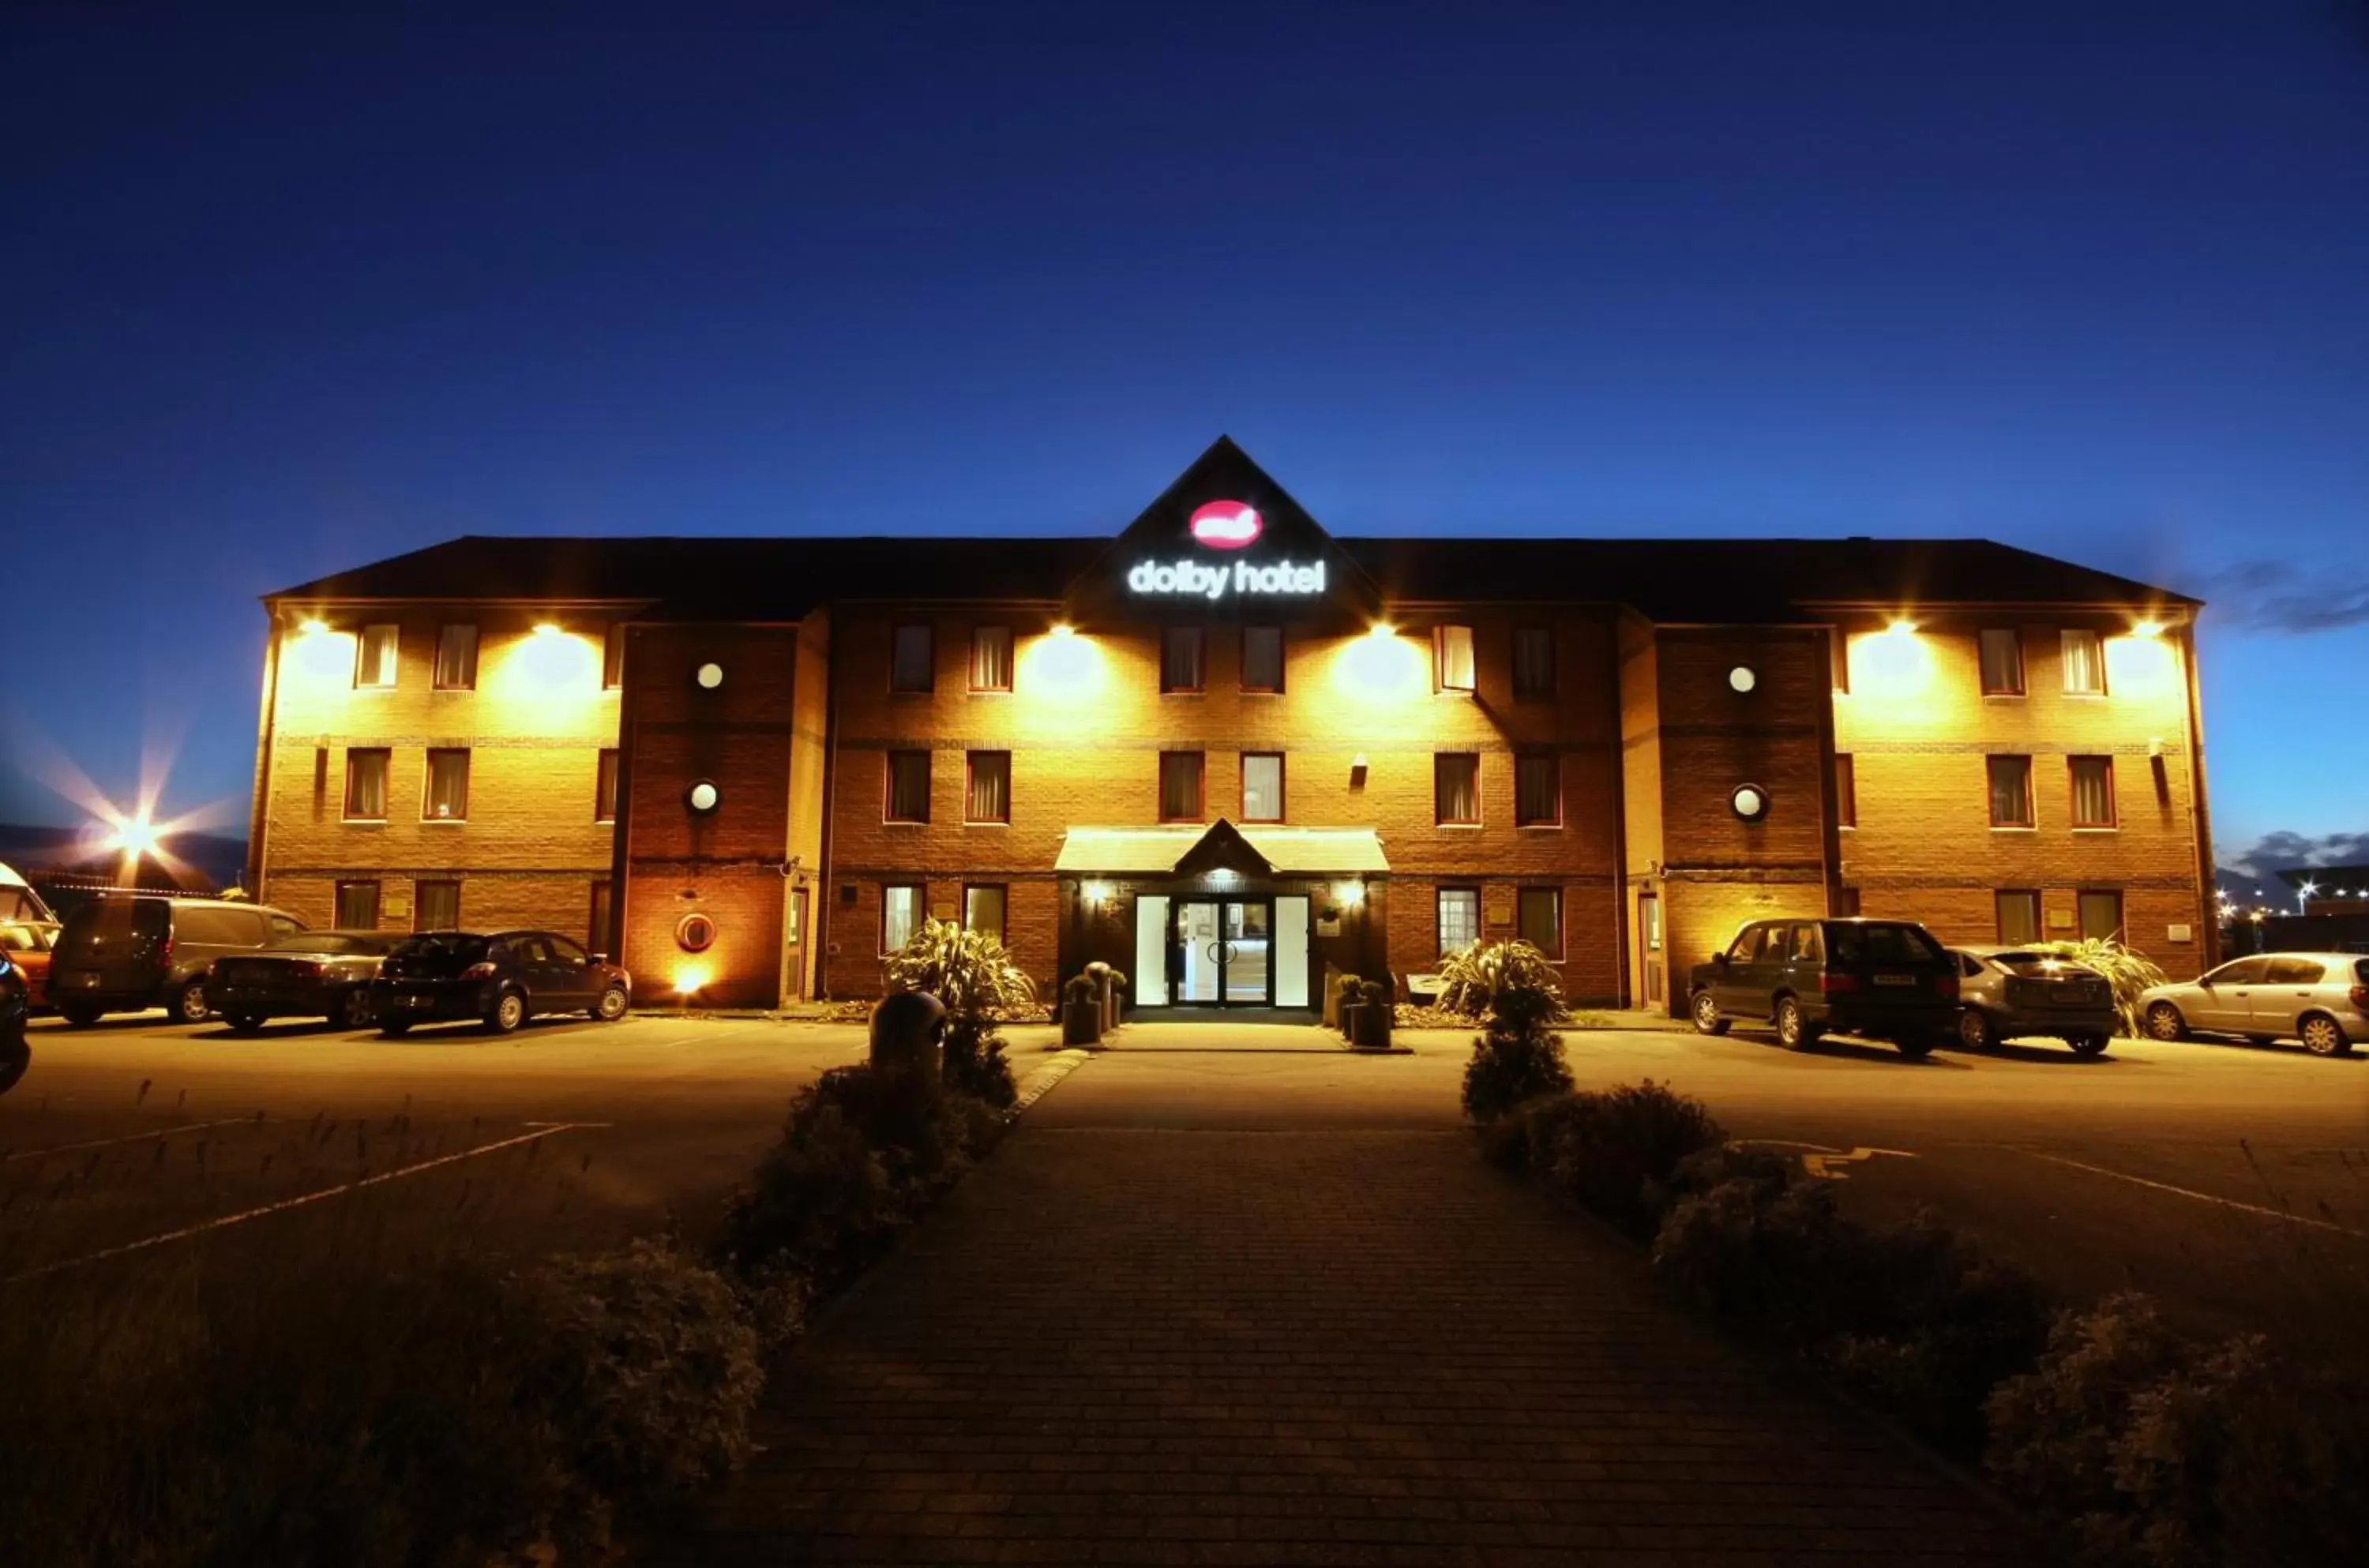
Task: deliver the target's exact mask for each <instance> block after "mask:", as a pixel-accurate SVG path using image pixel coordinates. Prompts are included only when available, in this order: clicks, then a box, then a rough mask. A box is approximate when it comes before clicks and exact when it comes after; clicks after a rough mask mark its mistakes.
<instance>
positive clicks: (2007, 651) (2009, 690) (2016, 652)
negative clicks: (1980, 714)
mask: <svg viewBox="0 0 2369 1568" xmlns="http://www.w3.org/2000/svg"><path fill="white" fill-rule="evenodd" d="M1983 695H1985V696H1986V697H2020V696H2022V695H2023V638H2022V636H2021V635H2019V634H2018V633H2017V632H2016V630H2015V629H2014V628H2013V627H2011V626H1999V627H1993V628H1991V629H1990V630H1988V631H1986V632H1985V633H1983Z"/></svg>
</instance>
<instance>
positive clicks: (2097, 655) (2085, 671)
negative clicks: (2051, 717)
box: [2063, 627, 2106, 696]
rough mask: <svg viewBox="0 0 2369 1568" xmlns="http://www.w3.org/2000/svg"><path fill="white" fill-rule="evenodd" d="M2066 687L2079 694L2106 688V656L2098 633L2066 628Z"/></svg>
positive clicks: (2095, 693)
mask: <svg viewBox="0 0 2369 1568" xmlns="http://www.w3.org/2000/svg"><path fill="white" fill-rule="evenodd" d="M2064 648H2065V652H2064V656H2063V657H2064V663H2065V689H2066V691H2067V692H2074V693H2076V694H2077V695H2091V696H2094V695H2097V694H2100V693H2101V692H2104V691H2105V689H2106V658H2105V653H2104V650H2102V649H2101V648H2100V647H2099V646H2098V634H2097V633H2095V632H2089V631H2080V630H2077V629H2075V628H2072V627H2067V628H2066V631H2065V634H2064Z"/></svg>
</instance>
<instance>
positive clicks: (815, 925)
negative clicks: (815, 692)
mask: <svg viewBox="0 0 2369 1568" xmlns="http://www.w3.org/2000/svg"><path fill="white" fill-rule="evenodd" d="M826 614H827V615H828V619H826V620H825V621H824V623H823V647H822V692H823V695H822V728H823V748H822V832H821V835H820V836H819V838H818V840H817V843H818V848H817V850H816V853H815V859H816V861H817V862H818V864H816V866H815V876H814V889H815V890H814V897H813V898H811V899H809V900H808V901H807V927H808V930H807V944H808V946H807V962H808V963H810V964H812V965H813V966H814V987H813V997H814V1000H815V1001H824V1000H825V999H826V998H828V997H829V996H830V985H829V984H828V983H827V982H826V981H825V979H824V976H825V975H827V974H828V973H829V972H830V926H831V910H832V908H833V905H834V900H833V898H832V887H833V882H834V878H833V877H832V876H831V865H830V825H831V821H832V819H833V818H836V817H837V816H838V815H839V658H838V643H839V617H838V616H837V615H835V614H829V612H826ZM1014 643H1015V646H1014V647H1013V654H1014V657H1015V658H1016V657H1017V655H1018V652H1019V649H1018V647H1017V639H1014Z"/></svg>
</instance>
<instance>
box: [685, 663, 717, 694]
mask: <svg viewBox="0 0 2369 1568" xmlns="http://www.w3.org/2000/svg"><path fill="white" fill-rule="evenodd" d="M692 680H694V681H698V682H699V689H700V690H701V691H703V692H713V691H715V688H717V687H718V686H721V685H723V684H724V667H723V666H722V665H720V664H714V663H710V664H703V665H701V666H700V667H699V669H698V670H697V671H696V672H694V673H693V674H692Z"/></svg>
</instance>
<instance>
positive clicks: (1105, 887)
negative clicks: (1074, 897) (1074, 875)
mask: <svg viewBox="0 0 2369 1568" xmlns="http://www.w3.org/2000/svg"><path fill="white" fill-rule="evenodd" d="M1110 896H1111V885H1110V884H1109V883H1107V882H1102V881H1094V882H1087V883H1083V884H1081V885H1080V887H1079V888H1078V897H1080V898H1083V899H1084V900H1085V901H1086V902H1087V903H1089V904H1093V905H1094V906H1095V907H1097V908H1100V907H1101V906H1102V905H1104V904H1107V903H1109V902H1110Z"/></svg>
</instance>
